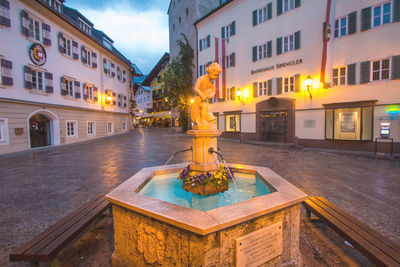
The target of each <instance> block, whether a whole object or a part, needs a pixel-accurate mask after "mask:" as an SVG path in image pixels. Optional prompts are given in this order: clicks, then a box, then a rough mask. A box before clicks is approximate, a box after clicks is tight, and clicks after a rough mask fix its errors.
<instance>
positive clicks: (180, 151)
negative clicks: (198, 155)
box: [164, 147, 192, 166]
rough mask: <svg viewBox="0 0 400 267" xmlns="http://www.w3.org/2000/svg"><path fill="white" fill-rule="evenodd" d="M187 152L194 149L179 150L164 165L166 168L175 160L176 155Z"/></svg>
mask: <svg viewBox="0 0 400 267" xmlns="http://www.w3.org/2000/svg"><path fill="white" fill-rule="evenodd" d="M186 151H192V147H190V148H188V149H184V150H179V151H177V152H175V153H174V154H172V156H171V157H169V159H168V160H167V161H166V162H165V163H164V166H165V165H167V164H168V162H170V161H171V160H172V159H173V158H175V156H176V155H178V154H180V153H183V152H186Z"/></svg>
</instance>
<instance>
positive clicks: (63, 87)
mask: <svg viewBox="0 0 400 267" xmlns="http://www.w3.org/2000/svg"><path fill="white" fill-rule="evenodd" d="M61 95H67V88H66V87H65V78H64V77H61Z"/></svg>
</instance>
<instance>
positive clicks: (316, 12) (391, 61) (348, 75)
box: [195, 0, 400, 153]
mask: <svg viewBox="0 0 400 267" xmlns="http://www.w3.org/2000/svg"><path fill="white" fill-rule="evenodd" d="M328 3H330V6H329V7H328ZM328 8H329V12H327V9H328ZM399 21H400V1H399V0H393V1H386V0H361V1H345V0H337V1H335V0H332V1H330V0H324V1H321V0H303V1H300V0H273V1H271V0H269V1H263V0H233V1H228V2H227V3H225V4H224V5H222V6H221V7H220V8H217V9H215V10H213V11H212V12H210V13H209V14H207V15H205V16H204V17H202V18H200V19H199V20H198V21H197V22H196V23H195V26H196V28H197V40H198V42H197V43H198V46H197V53H198V62H197V65H198V72H199V73H198V74H199V75H201V74H202V73H204V70H205V67H206V66H207V64H209V63H210V62H212V61H218V62H219V63H220V65H222V66H223V72H222V74H221V75H220V77H219V79H218V80H217V81H216V88H217V96H216V99H215V100H214V103H213V104H211V105H210V106H211V108H210V109H211V110H212V111H213V112H214V113H215V114H216V115H217V117H218V127H219V129H221V130H222V131H223V132H224V133H223V135H225V136H230V137H234V138H244V139H247V140H260V141H272V142H288V143H295V142H298V143H299V144H302V145H304V146H312V147H325V148H339V149H356V150H365V151H373V149H374V141H375V140H376V138H381V137H389V138H393V141H394V149H395V152H396V153H400V80H399V79H400V45H399V44H400V23H399ZM325 25H328V27H326V26H325ZM308 76H310V77H311V79H312V80H311V79H310V80H308V81H310V85H311V86H309V87H307V86H306V85H307V84H306V83H305V80H306V79H307V77H308ZM311 81H312V82H311ZM385 140H386V141H388V140H389V141H390V140H391V139H385ZM385 140H378V141H385ZM386 145H387V144H381V143H379V146H378V150H381V149H386V150H387V149H389V146H386Z"/></svg>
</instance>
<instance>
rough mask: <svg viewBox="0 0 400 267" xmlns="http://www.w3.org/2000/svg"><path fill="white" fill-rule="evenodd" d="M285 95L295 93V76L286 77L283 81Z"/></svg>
mask: <svg viewBox="0 0 400 267" xmlns="http://www.w3.org/2000/svg"><path fill="white" fill-rule="evenodd" d="M283 85H284V88H285V93H288V92H294V76H290V77H286V78H285V79H283Z"/></svg>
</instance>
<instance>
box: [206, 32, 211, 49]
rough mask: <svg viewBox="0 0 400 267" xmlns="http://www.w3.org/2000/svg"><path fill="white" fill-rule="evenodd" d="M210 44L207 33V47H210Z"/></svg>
mask: <svg viewBox="0 0 400 267" xmlns="http://www.w3.org/2000/svg"><path fill="white" fill-rule="evenodd" d="M210 44H211V42H210V35H207V47H210Z"/></svg>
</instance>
